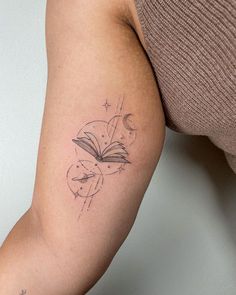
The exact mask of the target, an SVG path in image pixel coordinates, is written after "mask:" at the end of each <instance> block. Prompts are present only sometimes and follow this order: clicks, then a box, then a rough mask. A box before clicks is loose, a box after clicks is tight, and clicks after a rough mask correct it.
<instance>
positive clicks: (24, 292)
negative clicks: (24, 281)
mask: <svg viewBox="0 0 236 295" xmlns="http://www.w3.org/2000/svg"><path fill="white" fill-rule="evenodd" d="M26 293H27V290H21V292H20V294H19V295H26Z"/></svg>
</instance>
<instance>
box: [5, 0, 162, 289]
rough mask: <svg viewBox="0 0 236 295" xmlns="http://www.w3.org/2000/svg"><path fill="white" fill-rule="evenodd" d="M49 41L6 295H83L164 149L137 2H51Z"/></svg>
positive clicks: (114, 247)
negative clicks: (30, 179) (39, 120)
mask: <svg viewBox="0 0 236 295" xmlns="http://www.w3.org/2000/svg"><path fill="white" fill-rule="evenodd" d="M135 31H136V32H135ZM46 37H47V53H48V67H49V70H48V73H49V74H48V84H47V94H46V103H45V112H44V118H43V125H42V132H41V139H40V146H39V152H38V165H37V176H36V181H35V190H34V195H33V201H32V206H31V207H30V209H29V210H28V211H27V212H26V214H25V215H24V216H23V217H22V218H21V219H20V220H19V221H18V223H17V224H16V226H15V227H14V228H13V230H12V231H11V233H10V234H9V236H8V238H7V239H6V241H5V242H4V244H3V245H2V247H1V249H0V294H5V295H15V294H27V295H28V294H34V295H41V294H43V295H45V294H50V295H51V294H52V295H53V294H57V295H64V294H66V295H70V294H71V295H74V294H75V295H78V294H85V293H86V292H87V291H88V290H89V289H90V288H91V287H92V286H93V285H94V284H95V283H96V282H97V280H98V279H99V278H100V277H101V276H102V275H103V274H104V272H105V270H106V269H107V267H108V266H109V264H110V263H111V261H112V258H113V257H114V255H115V254H116V252H117V251H118V249H119V247H120V246H121V245H122V243H123V241H124V240H125V238H126V237H127V235H128V233H129V231H130V229H131V227H132V225H133V223H134V220H135V218H136V215H137V212H138V208H139V206H140V204H141V201H142V198H143V196H144V193H145V191H146V188H147V186H148V184H149V182H150V179H151V177H152V174H153V171H154V169H155V167H156V165H157V163H158V160H159V157H160V154H161V150H162V147H163V141H164V133H165V130H164V116H163V110H162V107H161V102H160V96H159V93H158V89H157V86H156V82H155V79H154V76H153V73H152V69H151V66H150V64H149V61H148V60H147V58H146V55H145V51H144V49H143V47H142V43H143V37H142V33H141V28H140V25H139V23H138V19H137V15H136V11H135V7H134V3H133V1H128V2H127V1H118V0H116V1H109V0H99V1H98V0H90V1H85V0H70V1H67V0H48V5H47V24H46ZM143 45H144V43H143ZM94 122H95V123H94ZM93 124H94V125H93ZM106 147H109V148H107V149H106ZM111 172H113V173H111Z"/></svg>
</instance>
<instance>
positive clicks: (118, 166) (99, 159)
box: [66, 96, 137, 219]
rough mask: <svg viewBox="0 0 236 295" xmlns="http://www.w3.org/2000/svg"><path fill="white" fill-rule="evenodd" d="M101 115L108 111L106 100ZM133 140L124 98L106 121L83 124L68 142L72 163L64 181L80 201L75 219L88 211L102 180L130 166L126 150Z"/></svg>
mask: <svg viewBox="0 0 236 295" xmlns="http://www.w3.org/2000/svg"><path fill="white" fill-rule="evenodd" d="M103 106H104V107H105V110H104V111H105V112H108V110H109V111H110V108H111V109H112V105H111V104H109V103H108V101H107V100H106V102H105V104H104V105H103ZM136 137H137V129H136V127H135V126H134V122H133V114H132V113H125V112H124V96H121V97H119V99H118V102H117V105H116V108H115V113H113V114H111V116H110V119H109V120H108V121H105V120H100V119H99V120H94V121H90V122H88V123H86V124H85V125H84V126H83V127H82V128H81V129H80V130H79V132H78V133H77V136H76V137H75V138H73V139H72V142H73V143H74V145H75V156H76V160H75V162H74V163H72V164H71V165H70V167H69V169H68V170H67V173H66V180H67V185H68V188H69V190H70V191H71V192H72V193H73V195H74V197H75V199H78V198H80V199H83V202H82V208H81V211H80V214H79V217H78V219H79V218H80V217H81V216H82V214H83V212H84V211H85V210H86V211H89V209H90V208H91V204H92V201H93V199H94V196H95V195H96V194H97V193H98V192H99V191H101V190H102V187H103V185H104V183H105V179H106V178H108V177H109V176H110V175H113V174H121V173H123V172H124V171H125V170H126V166H127V165H131V164H132V163H131V162H130V159H129V147H130V146H131V145H132V144H133V143H134V141H135V140H136Z"/></svg>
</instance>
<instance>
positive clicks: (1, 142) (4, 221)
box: [0, 0, 236, 295]
mask: <svg viewBox="0 0 236 295" xmlns="http://www.w3.org/2000/svg"><path fill="white" fill-rule="evenodd" d="M44 17H45V1H44V0H43V1H42V0H34V1H32V0H24V1H22V0H8V1H4V0H0V244H1V243H2V242H3V240H4V238H5V237H6V235H7V233H8V232H9V230H10V229H11V228H12V226H13V225H14V223H15V222H16V221H17V219H18V218H19V217H20V216H21V215H22V214H23V212H24V211H25V210H26V209H27V208H28V206H29V205H30V201H31V196H32V190H33V183H34V176H35V165H36V157H37V146H38V141H39V135H40V125H41V118H42V112H43V104H44V95H45V84H46V56H45V44H44ZM235 180H236V176H235V175H234V174H233V173H232V172H231V170H230V168H229V167H228V166H227V164H226V162H225V159H224V156H223V154H222V152H221V151H219V150H218V149H217V148H215V147H214V146H213V145H212V144H211V143H210V142H209V141H208V140H207V139H206V138H203V137H190V136H188V137H187V136H184V135H179V134H176V133H173V132H171V131H168V136H167V138H166V142H165V147H164V152H163V154H162V157H161V160H160V163H159V165H158V168H157V170H156V172H155V174H154V176H153V179H152V182H151V184H150V186H149V189H148V191H147V193H146V196H145V198H144V201H143V204H142V207H141V210H140V212H139V215H138V219H137V221H136V223H135V226H134V228H133V230H132V232H131V234H130V236H129V238H128V240H127V241H126V242H125V244H124V245H123V247H122V249H121V250H120V252H119V254H118V255H117V256H116V258H115V259H114V261H113V264H112V266H111V267H110V268H109V270H108V272H107V273H106V274H105V276H104V277H103V279H102V280H101V281H100V282H99V283H98V285H97V286H96V287H95V288H94V289H93V290H92V291H91V292H90V293H89V294H90V295H111V294H112V295H156V294H157V295H172V294H173V295H195V294H196V295H200V294H201V295H235V294H236V279H235V278H236V263H235V262H236V259H235V258H236V243H235V241H236V210H235V209H236V181H235Z"/></svg>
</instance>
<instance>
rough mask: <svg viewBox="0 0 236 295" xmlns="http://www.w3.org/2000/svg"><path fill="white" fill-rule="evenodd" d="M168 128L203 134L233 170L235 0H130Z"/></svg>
mask: <svg viewBox="0 0 236 295" xmlns="http://www.w3.org/2000/svg"><path fill="white" fill-rule="evenodd" d="M135 1H136V8H137V12H138V16H139V20H140V23H141V26H142V31H143V34H144V39H145V46H146V48H147V54H148V56H149V58H150V62H151V64H152V66H153V69H154V72H155V75H156V79H157V83H158V86H159V90H160V93H161V99H162V104H163V108H164V112H165V117H166V124H167V126H168V127H169V128H171V129H173V130H175V131H177V132H182V133H186V134H194V135H206V136H208V137H209V139H210V140H211V141H212V142H213V143H214V144H215V145H217V146H218V147H219V148H220V149H222V150H223V151H224V152H225V155H226V159H227V160H228V163H229V165H230V166H231V168H232V169H233V171H234V172H235V173H236V0H135Z"/></svg>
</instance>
